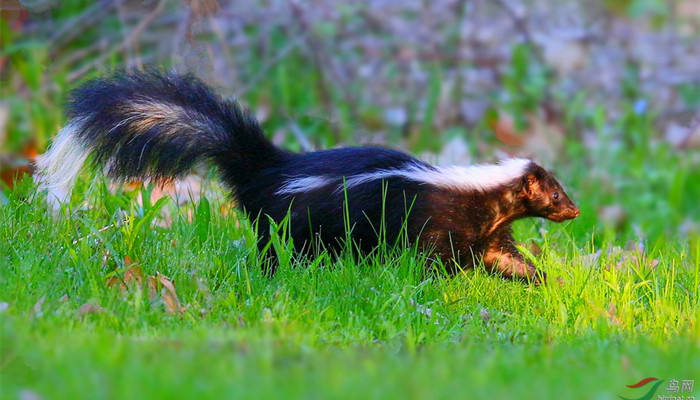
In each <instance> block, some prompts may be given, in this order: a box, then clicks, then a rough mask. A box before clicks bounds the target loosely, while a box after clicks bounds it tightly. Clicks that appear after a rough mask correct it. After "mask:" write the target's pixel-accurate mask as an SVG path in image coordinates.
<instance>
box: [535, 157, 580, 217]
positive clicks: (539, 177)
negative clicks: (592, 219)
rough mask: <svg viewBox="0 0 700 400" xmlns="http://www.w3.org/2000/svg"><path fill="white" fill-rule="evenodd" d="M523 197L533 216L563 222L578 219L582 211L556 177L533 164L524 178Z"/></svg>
mask: <svg viewBox="0 0 700 400" xmlns="http://www.w3.org/2000/svg"><path fill="white" fill-rule="evenodd" d="M522 184H523V188H522V196H523V200H524V202H525V207H526V209H527V212H528V213H529V214H531V215H533V216H537V217H542V218H547V219H549V220H551V221H554V222H562V221H566V220H568V219H574V218H576V217H578V215H579V214H580V211H579V209H578V207H576V205H575V204H574V202H573V201H571V199H569V196H567V195H566V193H565V192H564V189H562V187H561V184H560V183H559V182H557V180H556V179H555V178H554V176H553V175H552V174H551V173H550V172H548V171H546V170H545V169H544V168H542V167H540V166H539V165H537V164H535V163H532V164H531V165H530V167H529V168H528V170H527V172H526V173H525V175H524V177H523V181H522Z"/></svg>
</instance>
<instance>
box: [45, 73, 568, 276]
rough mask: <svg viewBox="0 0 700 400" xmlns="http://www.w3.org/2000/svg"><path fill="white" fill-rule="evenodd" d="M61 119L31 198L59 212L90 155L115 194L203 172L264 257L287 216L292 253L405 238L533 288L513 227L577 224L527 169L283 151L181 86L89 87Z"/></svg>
mask: <svg viewBox="0 0 700 400" xmlns="http://www.w3.org/2000/svg"><path fill="white" fill-rule="evenodd" d="M67 115H68V117H69V118H70V121H69V123H68V124H67V125H66V126H65V127H64V128H63V129H62V130H61V131H60V132H59V134H58V136H57V137H56V139H55V141H54V143H53V145H52V146H51V148H50V150H49V151H48V152H47V153H46V154H45V155H44V157H43V158H42V159H40V161H39V162H38V163H37V167H38V169H39V174H40V181H41V186H42V187H43V188H44V189H48V191H49V196H54V197H55V199H54V200H58V201H65V200H67V199H68V196H69V194H70V189H71V187H72V185H73V183H74V181H75V179H76V177H77V175H78V174H79V172H80V170H81V168H82V166H83V164H84V163H85V161H86V160H87V159H88V156H91V162H92V163H93V164H94V166H98V167H102V168H104V170H105V173H106V175H107V176H109V177H110V178H112V179H114V180H117V181H122V182H123V181H129V180H163V179H172V178H176V177H179V176H182V175H183V174H185V173H187V172H188V171H189V170H190V169H191V168H192V167H193V166H194V164H196V163H199V162H202V161H208V162H210V163H212V164H214V165H216V166H217V167H218V171H219V172H220V175H221V179H222V181H223V182H224V183H225V185H226V186H227V187H228V188H230V190H231V191H232V193H233V194H234V196H235V198H236V199H237V200H238V204H239V205H240V206H241V207H242V209H243V210H244V211H245V213H246V215H247V216H248V218H250V219H251V220H253V221H257V223H258V233H259V243H258V245H259V246H260V247H261V248H263V247H264V246H265V245H266V244H267V241H268V239H269V220H268V216H269V218H271V219H272V220H273V221H276V222H280V221H282V220H283V219H284V218H285V217H286V216H287V215H288V213H289V215H290V220H289V223H290V227H289V229H290V235H291V237H292V240H293V244H294V247H295V250H296V251H298V252H300V253H309V252H311V251H312V250H311V249H312V248H314V247H316V246H314V243H315V242H316V243H319V242H320V243H321V244H323V245H324V246H325V247H326V248H328V249H333V250H337V249H339V248H340V247H341V246H343V245H344V244H343V243H344V240H345V238H347V237H351V238H352V240H353V243H354V244H355V246H356V247H357V248H358V249H360V250H361V251H363V252H369V251H371V250H372V249H374V248H376V246H377V245H378V243H379V242H380V237H381V240H385V241H386V243H395V242H396V241H397V240H401V236H402V235H405V238H407V239H408V242H409V243H417V244H418V246H420V248H421V249H425V250H432V253H431V254H433V255H434V256H436V257H439V258H440V259H441V260H442V262H443V263H444V264H445V265H446V266H447V268H448V270H449V271H451V272H456V271H458V270H460V269H461V268H471V267H473V266H474V265H475V264H478V263H479V262H480V261H481V260H483V263H484V265H485V266H486V268H487V269H488V270H491V271H494V272H500V273H501V274H502V275H503V276H504V277H508V278H517V279H523V280H531V281H533V282H535V283H539V282H540V280H541V279H542V276H543V275H542V273H541V272H538V271H537V270H536V269H535V268H534V267H533V266H532V265H531V264H530V263H528V262H527V261H525V260H524V259H523V257H522V256H521V255H520V253H519V252H518V250H517V249H516V247H515V246H514V242H513V237H512V235H511V223H512V222H513V221H515V220H517V219H520V218H524V217H543V218H547V219H550V220H552V221H557V222H561V221H564V220H567V219H572V218H575V217H576V216H578V215H579V210H578V208H577V207H576V206H575V205H574V203H573V202H572V201H571V200H570V199H569V198H568V197H567V195H566V194H565V193H564V190H563V189H562V187H561V185H560V184H559V183H558V182H557V181H556V180H555V179H554V177H553V176H552V175H551V174H550V173H549V172H547V171H545V170H544V169H543V168H542V167H540V166H539V165H537V164H535V163H534V162H532V161H529V160H525V159H509V160H505V161H502V162H501V163H499V164H495V165H477V166H468V167H461V166H453V167H436V166H432V165H430V164H427V163H425V162H422V161H419V160H417V159H415V158H413V157H411V156H410V155H407V154H404V153H401V152H398V151H394V150H389V149H385V148H380V147H357V148H341V149H333V150H322V151H316V152H309V153H301V154H297V153H292V152H289V151H286V150H283V149H280V148H278V147H276V146H275V145H273V144H272V143H271V142H270V141H269V140H268V139H266V138H265V135H264V133H263V131H262V129H261V127H260V125H259V124H258V122H257V121H256V120H255V118H254V117H253V116H252V114H251V113H250V112H249V111H248V110H246V109H244V108H242V107H241V106H240V105H239V104H238V103H236V102H233V101H226V100H223V99H221V98H220V97H219V96H217V95H216V94H215V93H214V92H213V91H212V90H211V89H210V88H209V87H208V86H207V85H205V84H204V83H203V82H202V81H200V80H199V79H197V78H196V77H194V76H193V75H191V74H189V75H176V74H167V73H161V72H153V71H151V72H136V73H119V74H116V75H114V76H112V77H109V78H100V79H96V80H93V81H89V82H87V83H85V84H84V85H82V86H80V87H79V88H77V89H75V90H74V91H73V92H72V93H71V95H70V96H69V99H68V103H67ZM346 204H347V208H346V207H345V205H346ZM348 230H349V232H348ZM348 234H349V236H348ZM268 272H274V270H273V271H268Z"/></svg>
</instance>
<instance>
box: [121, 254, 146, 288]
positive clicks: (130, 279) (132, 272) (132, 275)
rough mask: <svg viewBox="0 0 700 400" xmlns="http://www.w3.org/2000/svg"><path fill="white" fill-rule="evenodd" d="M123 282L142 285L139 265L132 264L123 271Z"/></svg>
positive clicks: (141, 273) (141, 272)
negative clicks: (132, 265)
mask: <svg viewBox="0 0 700 400" xmlns="http://www.w3.org/2000/svg"><path fill="white" fill-rule="evenodd" d="M127 257H128V256H127ZM124 283H125V284H127V285H136V286H138V287H141V285H143V271H142V270H141V267H139V266H134V267H131V268H129V269H127V270H126V272H124Z"/></svg>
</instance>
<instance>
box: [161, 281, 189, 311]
mask: <svg viewBox="0 0 700 400" xmlns="http://www.w3.org/2000/svg"><path fill="white" fill-rule="evenodd" d="M156 278H158V282H160V284H161V285H163V290H162V291H161V296H162V297H163V305H164V306H165V312H167V313H168V314H179V313H182V312H184V311H185V307H183V306H182V304H180V300H179V299H178V298H177V292H176V291H175V285H174V284H173V282H172V281H171V280H170V278H168V277H167V276H165V275H163V274H161V273H160V272H156Z"/></svg>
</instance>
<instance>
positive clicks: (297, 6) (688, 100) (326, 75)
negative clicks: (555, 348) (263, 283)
mask: <svg viewBox="0 0 700 400" xmlns="http://www.w3.org/2000/svg"><path fill="white" fill-rule="evenodd" d="M698 21H700V6H698V5H697V3H696V2H694V1H692V0H677V1H673V2H665V1H661V0H629V1H608V0H600V1H597V2H590V1H584V0H578V1H577V0H568V1H564V2H557V3H556V4H553V3H552V2H548V1H544V0H541V1H540V0H527V1H515V0H513V1H505V0H498V1H493V2H492V1H485V0H474V1H470V0H456V1H452V0H449V1H448V0H444V1H438V2H428V3H426V2H420V1H407V2H401V3H393V2H383V1H366V2H354V3H352V4H342V5H340V4H336V3H335V2H324V1H315V2H309V3H296V2H275V1H255V0H245V1H240V2H235V3H234V2H230V3H229V2H224V1H219V2H217V1H215V0H190V1H184V2H174V1H166V0H160V1H155V0H152V1H142V0H117V1H99V2H91V1H78V0H71V1H65V2H52V1H32V2H29V1H18V0H8V1H5V2H3V11H2V19H0V33H1V37H0V43H1V44H2V50H0V82H1V83H2V84H1V85H0V96H1V98H2V103H1V104H0V129H1V130H0V146H1V147H0V161H2V167H1V168H0V170H2V176H3V183H2V185H3V186H2V187H3V192H4V194H3V195H2V196H3V198H5V197H6V195H7V191H8V190H9V188H10V187H11V186H12V185H13V181H14V178H15V177H16V176H17V174H22V173H30V172H31V164H30V162H31V160H32V158H33V157H34V156H35V155H36V154H37V153H41V152H42V151H43V150H44V149H45V148H46V146H47V145H48V144H49V142H50V138H51V137H52V135H53V134H55V132H57V131H58V129H59V128H60V127H61V126H62V125H63V124H64V123H65V117H64V115H63V107H62V104H63V101H64V99H65V97H66V94H67V92H68V91H69V90H70V89H71V88H73V87H75V86H76V85H77V84H79V83H80V82H82V81H84V80H85V79H89V78H90V77H95V76H99V75H101V74H105V73H109V71H112V70H114V69H117V68H126V69H131V68H145V67H147V66H156V67H160V68H166V69H175V70H177V71H193V72H195V73H196V74H197V75H199V76H200V77H202V78H203V79H205V80H206V81H208V82H209V83H211V84H212V85H213V86H215V87H216V88H217V89H218V90H219V91H220V92H221V93H222V95H224V96H225V97H236V98H238V99H239V100H241V101H243V102H244V103H247V104H249V105H250V106H251V107H252V108H253V109H254V110H256V112H257V115H258V117H259V118H260V119H261V121H262V122H263V124H264V127H265V128H266V131H267V132H268V134H269V135H270V137H271V138H272V139H273V140H274V141H275V142H276V143H278V144H280V145H283V146H285V147H288V148H290V149H292V150H308V149H313V148H325V147H332V146H340V145H353V144H361V143H379V144H389V145H391V146H394V147H399V148H404V149H406V150H408V151H410V152H412V153H414V154H417V155H419V156H420V157H422V158H425V159H427V160H429V161H434V162H440V163H470V162H481V161H492V160H494V159H496V158H498V157H501V156H503V155H506V154H509V155H522V156H527V157H533V158H535V159H538V160H539V161H540V162H542V163H543V164H545V165H547V166H548V167H550V168H551V169H553V170H555V171H556V173H557V175H558V176H559V177H560V178H561V180H562V181H563V182H565V183H566V184H567V185H568V186H569V187H571V190H572V192H573V194H574V197H576V198H577V199H578V200H579V202H580V203H582V207H583V208H584V210H586V213H584V217H583V218H582V220H584V221H586V222H585V223H586V224H588V225H589V227H590V228H589V232H590V233H602V232H606V231H607V230H608V229H612V231H613V232H615V235H621V238H629V239H633V240H640V239H642V240H644V239H645V238H662V237H664V236H665V235H669V234H670V235H674V236H675V235H678V234H680V235H681V236H683V235H687V234H697V232H698V230H700V228H699V227H698V220H700V210H698V208H697V207H696V206H695V205H694V202H695V200H694V199H697V198H698V197H700V187H699V186H700V185H698V183H697V182H699V181H700V176H698V172H697V171H698V169H699V168H697V166H698V162H700V161H699V159H700V155H699V151H698V149H699V148H700V128H699V127H698V120H699V118H698V117H699V115H698V114H697V106H698V104H699V103H700V78H699V76H698V74H697V67H698V66H699V65H700V41H698V40H695V39H697V37H698V33H699V32H700V23H699V22H698ZM660 48H663V51H662V52H660V51H658V50H659V49H660ZM3 116H5V117H3ZM592 188H596V190H591V189H592ZM611 209H612V210H615V209H618V210H620V209H621V210H622V212H618V213H614V212H610V210H611ZM582 223H583V222H582ZM579 240H585V237H584V236H582V237H580V238H579Z"/></svg>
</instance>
